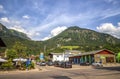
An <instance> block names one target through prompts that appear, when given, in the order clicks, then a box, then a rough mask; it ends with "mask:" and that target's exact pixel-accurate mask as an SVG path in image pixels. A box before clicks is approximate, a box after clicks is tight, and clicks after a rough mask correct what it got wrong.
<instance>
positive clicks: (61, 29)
mask: <svg viewBox="0 0 120 79" xmlns="http://www.w3.org/2000/svg"><path fill="white" fill-rule="evenodd" d="M65 29H67V27H66V26H62V27H57V28H55V29H53V30H52V31H51V35H52V36H56V35H58V34H60V33H61V32H62V31H64V30H65Z"/></svg>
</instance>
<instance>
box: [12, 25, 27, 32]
mask: <svg viewBox="0 0 120 79" xmlns="http://www.w3.org/2000/svg"><path fill="white" fill-rule="evenodd" d="M10 29H14V30H17V31H19V32H23V33H27V32H26V30H25V29H24V28H22V27H21V26H20V25H15V26H13V27H10Z"/></svg>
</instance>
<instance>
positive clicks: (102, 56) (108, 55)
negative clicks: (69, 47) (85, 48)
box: [69, 49, 116, 64]
mask: <svg viewBox="0 0 120 79" xmlns="http://www.w3.org/2000/svg"><path fill="white" fill-rule="evenodd" d="M69 61H70V62H73V63H75V64H80V63H86V62H87V63H93V62H101V63H102V64H106V63H115V62H116V60H115V53H113V52H112V51H109V50H106V49H104V50H98V51H92V52H86V53H81V54H78V55H73V56H70V57H69Z"/></svg>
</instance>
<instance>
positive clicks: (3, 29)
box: [0, 23, 30, 40]
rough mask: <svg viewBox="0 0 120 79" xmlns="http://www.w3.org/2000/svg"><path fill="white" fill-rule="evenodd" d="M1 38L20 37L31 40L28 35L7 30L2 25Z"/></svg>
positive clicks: (0, 25) (0, 29)
mask: <svg viewBox="0 0 120 79" xmlns="http://www.w3.org/2000/svg"><path fill="white" fill-rule="evenodd" d="M0 36H4V37H10V36H13V37H19V38H23V39H28V40H30V38H29V37H27V35H26V34H24V33H22V32H18V31H16V30H13V29H7V28H6V27H5V26H4V25H2V24H1V23H0Z"/></svg>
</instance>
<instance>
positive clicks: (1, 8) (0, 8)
mask: <svg viewBox="0 0 120 79" xmlns="http://www.w3.org/2000/svg"><path fill="white" fill-rule="evenodd" d="M0 13H6V11H5V10H4V7H3V5H0Z"/></svg>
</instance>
